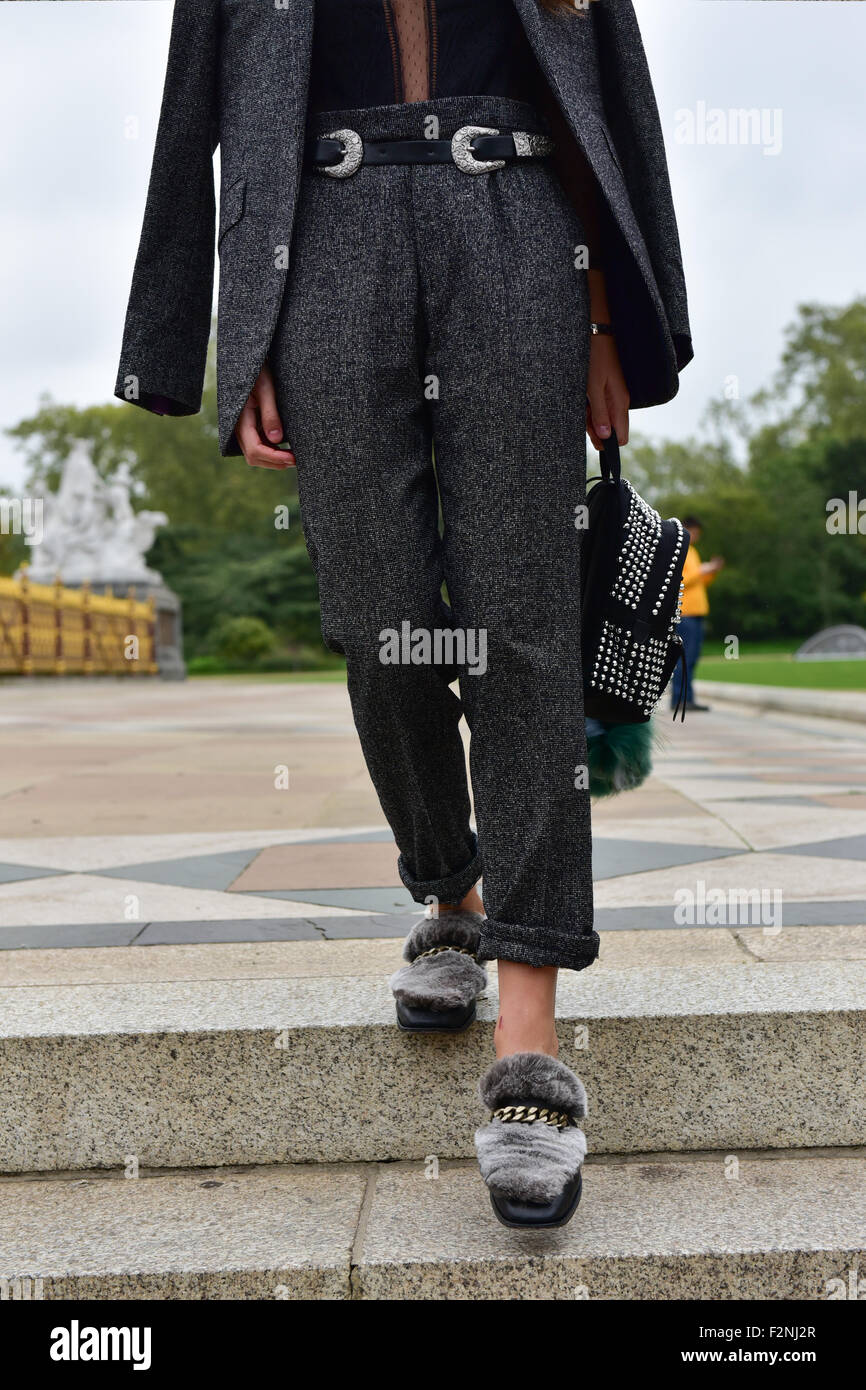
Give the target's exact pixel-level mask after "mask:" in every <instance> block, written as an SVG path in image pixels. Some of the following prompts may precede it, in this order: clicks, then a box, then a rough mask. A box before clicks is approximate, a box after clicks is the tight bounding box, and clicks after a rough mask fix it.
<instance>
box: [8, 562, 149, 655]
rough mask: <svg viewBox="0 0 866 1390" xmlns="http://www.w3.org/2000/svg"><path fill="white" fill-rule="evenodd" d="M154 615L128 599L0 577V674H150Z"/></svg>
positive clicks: (132, 597)
mask: <svg viewBox="0 0 866 1390" xmlns="http://www.w3.org/2000/svg"><path fill="white" fill-rule="evenodd" d="M155 622H156V613H155V608H154V603H153V599H152V598H151V599H149V600H148V601H147V602H146V603H143V602H141V600H139V599H136V597H135V591H134V590H130V591H129V596H128V597H127V598H115V596H114V594H113V593H112V592H111V590H110V589H107V590H106V592H105V593H103V594H94V593H91V592H90V589H89V587H88V586H87V585H86V584H85V585H83V586H82V587H81V588H80V589H65V588H64V587H63V585H62V584H31V582H30V580H29V579H28V578H27V574H26V569H25V570H24V572H23V573H22V576H21V578H20V579H10V578H9V577H8V576H6V575H0V674H7V675H23V676H29V675H36V674H39V673H45V674H46V675H55V676H62V675H66V674H74V675H100V674H108V673H111V674H113V675H122V676H127V675H128V676H142V675H145V676H151V675H155V674H156V672H157V666H156V662H155V660H154V631H155Z"/></svg>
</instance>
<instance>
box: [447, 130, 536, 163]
mask: <svg viewBox="0 0 866 1390" xmlns="http://www.w3.org/2000/svg"><path fill="white" fill-rule="evenodd" d="M498 134H499V131H498V130H493V129H492V128H491V127H490V126H483V125H464V126H461V127H460V129H459V130H458V131H457V132H456V133H455V135H454V137H453V139H452V141H451V154H452V157H453V159H454V163H455V164H456V165H457V168H458V169H462V171H463V173H464V174H489V173H492V172H493V170H494V169H504V168H505V160H504V159H477V158H476V157H475V155H474V154H473V152H472V148H471V147H472V141H473V140H475V139H476V138H477V136H479V135H498ZM511 138H512V140H513V141H514V153H515V154H516V155H517V157H518V159H533V158H535V159H539V158H542V157H543V156H544V155H548V154H553V141H552V140H551V139H549V138H548V136H546V135H531V134H530V133H529V132H528V131H525V130H513V131H512V132H511Z"/></svg>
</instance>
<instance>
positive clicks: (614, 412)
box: [586, 333, 629, 452]
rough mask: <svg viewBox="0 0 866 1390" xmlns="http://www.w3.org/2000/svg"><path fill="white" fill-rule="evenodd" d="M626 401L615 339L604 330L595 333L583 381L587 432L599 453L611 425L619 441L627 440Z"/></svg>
mask: <svg viewBox="0 0 866 1390" xmlns="http://www.w3.org/2000/svg"><path fill="white" fill-rule="evenodd" d="M628 404H629V396H628V388H627V386H626V384H625V377H624V376H623V374H622V367H621V366H620V361H619V353H618V352H617V350H616V339H615V338H614V337H613V336H612V335H610V334H607V333H599V334H594V335H593V336H592V337H591V338H590V348H589V377H588V379H587V383H586V432H587V434H588V435H589V437H590V439H591V440H592V443H593V445H594V447H595V448H596V449H598V450H599V452H600V451H601V450H602V449H603V448H604V446H605V443H606V442H607V440H608V439H610V432H611V428H613V429H615V430H616V437H617V440H618V441H619V443H620V444H627V443H628Z"/></svg>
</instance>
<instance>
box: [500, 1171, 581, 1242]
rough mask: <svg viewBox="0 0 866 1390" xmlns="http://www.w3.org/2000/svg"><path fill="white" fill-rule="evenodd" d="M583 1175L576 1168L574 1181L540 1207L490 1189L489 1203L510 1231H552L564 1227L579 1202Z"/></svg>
mask: <svg viewBox="0 0 866 1390" xmlns="http://www.w3.org/2000/svg"><path fill="white" fill-rule="evenodd" d="M582 1192H583V1178H582V1176H581V1173H580V1170H578V1174H577V1180H576V1181H572V1182H570V1183H569V1184H568V1187H566V1188H565V1189H564V1191H563V1192H562V1193H561V1194H560V1196H559V1197H558V1198H557V1199H556V1200H555V1201H553V1202H550V1203H548V1205H547V1206H542V1205H540V1204H536V1203H534V1202H515V1201H513V1200H512V1199H511V1198H510V1197H506V1196H504V1194H503V1193H501V1192H497V1191H495V1189H493V1188H491V1190H490V1205H491V1206H492V1208H493V1212H494V1215H495V1217H496V1219H497V1221H500V1222H501V1223H502V1225H503V1226H508V1227H509V1229H510V1230H512V1231H552V1230H556V1229H557V1228H558V1227H560V1226H567V1225H568V1223H569V1221H570V1220H571V1218H572V1217H573V1216H574V1213H575V1212H576V1211H577V1208H578V1205H579V1203H580V1197H581V1193H582Z"/></svg>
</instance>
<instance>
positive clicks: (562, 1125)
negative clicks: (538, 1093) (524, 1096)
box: [490, 1105, 577, 1129]
mask: <svg viewBox="0 0 866 1390" xmlns="http://www.w3.org/2000/svg"><path fill="white" fill-rule="evenodd" d="M490 1118H491V1119H492V1120H502V1122H503V1124H510V1123H512V1122H513V1123H515V1124H522V1125H529V1124H533V1123H534V1122H535V1121H536V1120H540V1121H541V1122H542V1124H545V1125H552V1126H553V1127H554V1129H567V1128H568V1126H569V1125H574V1126H575V1127H576V1126H577V1120H576V1119H575V1118H574V1116H573V1115H567V1114H566V1113H565V1112H564V1111H562V1110H545V1109H543V1108H542V1107H541V1106H540V1105H504V1106H502V1108H501V1109H500V1110H494V1111H493V1114H492V1115H491V1117H490Z"/></svg>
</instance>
